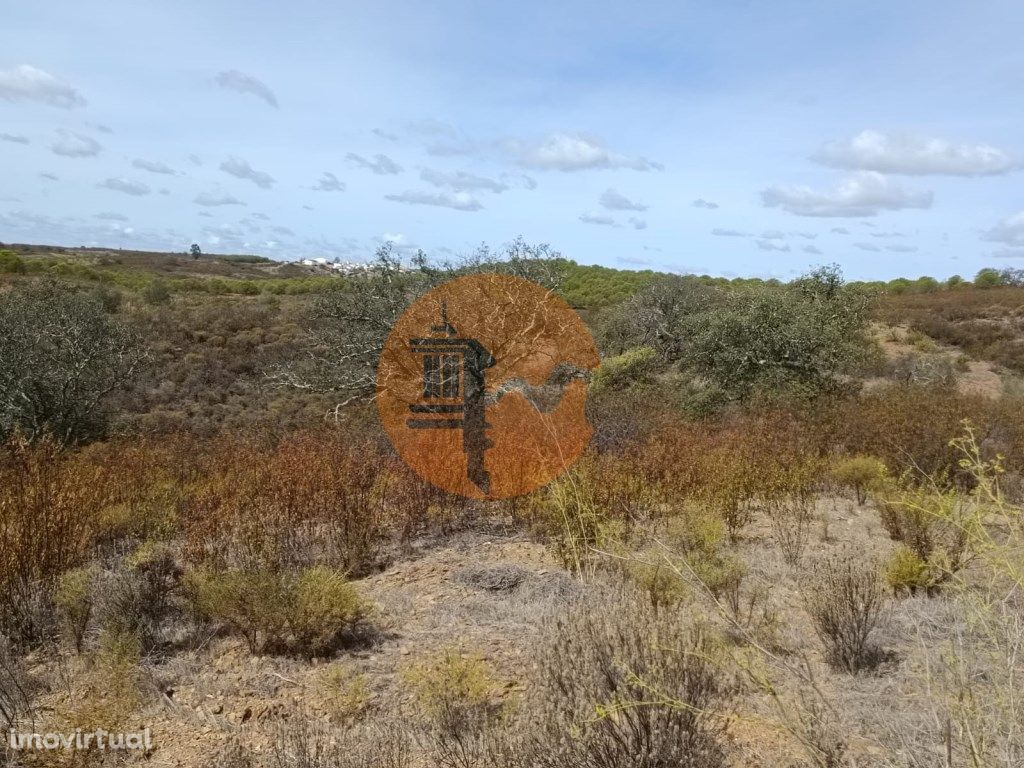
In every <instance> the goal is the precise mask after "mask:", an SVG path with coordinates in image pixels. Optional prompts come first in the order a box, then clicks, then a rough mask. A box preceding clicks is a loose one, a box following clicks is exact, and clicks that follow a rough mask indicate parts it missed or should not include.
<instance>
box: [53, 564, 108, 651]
mask: <svg viewBox="0 0 1024 768" xmlns="http://www.w3.org/2000/svg"><path fill="white" fill-rule="evenodd" d="M98 574H99V569H98V568H97V567H96V566H95V565H93V566H88V567H85V568H74V569H72V570H70V571H66V572H64V573H63V574H61V576H60V578H59V579H58V580H57V589H56V591H55V592H54V597H53V602H54V606H55V607H56V608H57V611H58V613H59V614H60V617H61V620H62V624H63V625H64V628H65V630H66V631H67V633H68V636H69V637H70V639H71V643H72V645H73V646H74V649H75V652H76V653H81V652H82V644H83V642H84V640H85V633H86V631H87V630H88V628H89V620H90V619H91V618H92V613H93V607H94V602H93V588H94V585H95V582H96V578H97V576H98Z"/></svg>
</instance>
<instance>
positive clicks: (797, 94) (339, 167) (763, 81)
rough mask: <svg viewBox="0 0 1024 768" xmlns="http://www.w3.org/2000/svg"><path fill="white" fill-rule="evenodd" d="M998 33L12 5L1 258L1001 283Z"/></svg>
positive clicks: (748, 22)
mask: <svg viewBox="0 0 1024 768" xmlns="http://www.w3.org/2000/svg"><path fill="white" fill-rule="evenodd" d="M101 8H102V10H100V9H101ZM1022 22H1024V6H1021V5H1020V4H1019V3H1011V2H999V1H998V0H995V1H993V2H987V3H974V4H968V3H963V2H958V3H953V2H941V1H939V2H932V3H929V4H927V6H923V5H922V4H920V3H910V2H906V3H901V2H885V3H883V2H877V3H876V2H870V3H868V2H828V3H820V2H817V3H815V2H774V3H753V2H703V3H685V2H666V3H655V2H638V3H622V2H617V3H606V2H594V1H591V2H560V3H554V2H544V3H542V2H532V1H526V2H517V3H500V4H499V3H487V2H475V3H473V2H447V1H445V0H442V1H441V2H431V3H413V2H397V1H395V0H379V1H378V2H374V3H358V4H357V3H351V2H342V3H329V2H310V1H308V0H293V1H292V2H289V3H281V2H262V1H253V0H250V2H225V1H224V0H207V1H206V2H192V1H191V0H179V2H175V3H153V2H145V1H139V0H136V1H134V2H122V1H121V0H107V1H106V2H104V3H102V4H92V3H82V2H60V1H57V2H46V3H35V4H30V3H21V4H17V5H14V4H11V5H9V6H8V7H7V8H5V10H4V19H3V24H2V26H0V168H2V170H3V173H2V177H0V178H2V182H0V241H5V242H48V243H56V244H65V245H94V244H95V245H107V246H115V247H140V248H153V249H159V250H185V249H187V247H188V245H189V244H190V243H192V242H198V243H199V244H200V245H201V246H202V247H203V249H204V250H205V251H209V252H246V253H260V254H264V255H268V256H272V257H275V258H298V257H306V256H326V257H329V258H334V257H340V258H342V259H366V258H368V257H369V256H370V255H371V254H372V252H373V250H374V249H375V248H376V247H377V246H378V245H379V244H380V243H381V242H384V241H388V240H390V241H392V242H394V243H395V244H396V246H397V247H398V248H399V249H401V250H403V251H405V252H411V251H412V250H413V249H415V248H418V247H421V248H423V249H424V250H426V251H427V252H428V254H433V255H437V256H442V257H443V256H449V255H452V254H460V253H465V252H468V251H470V250H472V249H473V248H474V247H475V246H476V245H477V244H479V243H482V242H486V243H488V244H491V245H492V246H500V245H501V244H502V243H505V242H508V241H510V240H512V239H513V238H515V237H517V236H520V235H521V236H523V237H524V238H525V239H526V240H527V241H531V242H547V243H550V244H551V246H552V247H553V248H556V249H558V250H560V251H561V252H563V253H564V254H565V255H566V256H568V257H570V258H573V259H576V260H577V261H579V262H581V263H590V264H595V263H596V264H605V265H608V266H615V267H622V268H644V267H650V268H654V269H662V270H673V271H681V272H689V271H695V272H701V273H710V274H717V275H727V276H733V275H763V276H767V275H771V276H776V277H781V278H788V277H791V276H793V275H794V274H797V273H800V272H802V271H804V270H806V269H807V268H808V267H810V266H813V265H817V264H822V263H838V264H840V265H841V266H842V267H843V268H844V270H845V272H846V273H847V275H848V276H850V277H854V278H890V277H894V276H898V275H909V276H917V275H920V274H932V275H935V276H938V277H945V276H949V275H951V274H954V273H959V274H963V275H973V274H974V273H975V272H976V271H977V270H978V269H979V268H981V267H983V266H990V265H995V266H999V267H1003V266H1013V267H1020V266H1024V187H1022V184H1021V181H1022V179H1024V171H1022V166H1021V161H1022V160H1024V132H1022V131H1021V127H1022V120H1021V118H1022V117H1024V99H1022V95H1024V48H1022V47H1021V45H1020V39H1019V38H1020V30H1021V29H1022Z"/></svg>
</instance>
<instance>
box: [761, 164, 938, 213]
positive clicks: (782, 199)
mask: <svg viewBox="0 0 1024 768" xmlns="http://www.w3.org/2000/svg"><path fill="white" fill-rule="evenodd" d="M933 198H934V195H933V194H932V193H931V192H914V191H908V190H905V189H903V188H902V187H899V186H896V185H895V184H893V183H892V182H891V181H890V180H889V179H888V178H886V177H885V176H883V175H882V174H880V173H877V172H875V171H859V172H857V173H854V174H852V175H850V176H849V177H847V178H846V179H845V180H843V181H842V182H841V183H840V184H839V186H837V187H836V188H835V189H831V190H826V191H818V190H814V189H811V188H810V187H804V186H782V185H776V186H772V187H769V188H767V189H765V190H764V191H762V192H761V200H762V201H763V203H764V205H765V206H767V207H768V208H782V209H783V210H784V211H788V212H789V213H793V214H796V215H797V216H875V215H876V214H878V213H880V212H881V211H899V210H903V209H905V208H930V207H931V205H932V200H933Z"/></svg>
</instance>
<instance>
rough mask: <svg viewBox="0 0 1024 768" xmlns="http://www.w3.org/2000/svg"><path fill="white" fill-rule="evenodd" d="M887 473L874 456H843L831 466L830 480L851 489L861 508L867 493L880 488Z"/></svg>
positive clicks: (883, 464) (882, 464)
mask: <svg viewBox="0 0 1024 768" xmlns="http://www.w3.org/2000/svg"><path fill="white" fill-rule="evenodd" d="M887 471H888V470H887V469H886V467H885V463H884V462H882V461H881V460H880V459H876V458H875V457H874V456H844V457H842V458H840V459H837V460H836V462H835V463H834V464H833V465H832V479H833V480H835V481H836V482H837V483H839V484H840V485H843V486H846V487H848V488H852V489H853V493H854V496H855V498H856V499H857V504H858V505H859V506H863V505H864V502H866V501H867V498H868V493H873V492H875V491H877V490H879V489H880V488H881V487H882V485H883V483H884V481H885V477H886V473H887Z"/></svg>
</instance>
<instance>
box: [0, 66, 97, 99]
mask: <svg viewBox="0 0 1024 768" xmlns="http://www.w3.org/2000/svg"><path fill="white" fill-rule="evenodd" d="M0 99H6V100H7V101H38V102H40V103H42V104H48V105H50V106H51V107H59V108H61V109H72V108H74V107H83V106H85V103H86V102H85V99H84V98H83V97H82V95H81V94H80V93H79V92H78V91H76V90H75V89H74V88H72V87H71V86H70V85H68V84H67V83H65V82H63V81H61V80H58V79H57V78H56V77H54V76H53V75H51V74H50V73H49V72H44V71H43V70H41V69H36V68H35V67H33V66H30V65H28V64H22V65H20V66H17V67H13V68H11V69H0Z"/></svg>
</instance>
